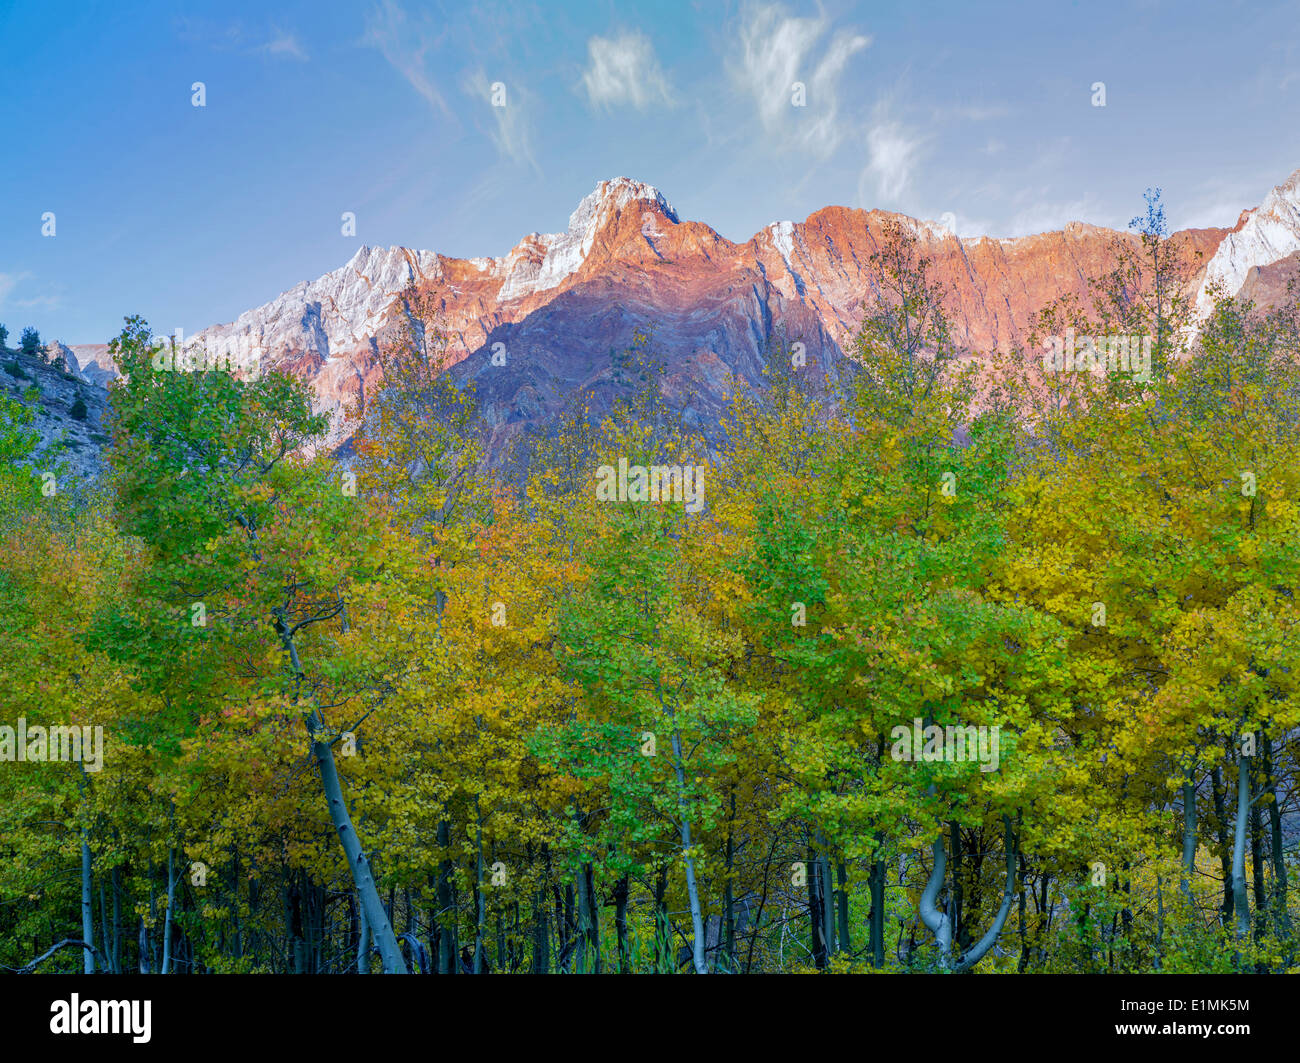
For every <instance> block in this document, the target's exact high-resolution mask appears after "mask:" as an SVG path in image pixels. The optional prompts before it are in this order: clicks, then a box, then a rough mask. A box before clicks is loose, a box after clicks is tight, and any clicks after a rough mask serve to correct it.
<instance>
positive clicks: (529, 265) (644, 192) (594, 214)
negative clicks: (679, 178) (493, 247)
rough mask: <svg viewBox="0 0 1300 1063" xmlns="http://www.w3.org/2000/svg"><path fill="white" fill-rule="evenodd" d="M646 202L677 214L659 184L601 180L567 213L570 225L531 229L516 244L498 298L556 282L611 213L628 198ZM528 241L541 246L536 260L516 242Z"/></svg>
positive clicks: (579, 259) (580, 258)
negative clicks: (553, 229) (561, 229)
mask: <svg viewBox="0 0 1300 1063" xmlns="http://www.w3.org/2000/svg"><path fill="white" fill-rule="evenodd" d="M637 202H640V203H645V204H647V205H653V206H655V207H657V208H658V210H659V213H661V214H662V215H663V216H664V217H665V218H667V219H668V220H669V221H671V222H673V223H676V222H677V221H678V220H679V219H678V217H677V212H676V211H675V210H673V207H672V204H671V203H669V202H668V200H667V198H666V197H665V196H664V194H663V193H662V192H660V191H659V189H657V188H655V187H654V186H653V185H648V184H644V183H643V182H641V181H633V180H632V179H631V178H629V177H615V178H614V179H613V180H611V181H601V182H600V183H599V184H598V185H596V190H595V191H594V192H591V193H589V194H588V195H586V196H584V197H583V199H582V202H581V203H579V204H578V206H577V208H576V209H575V210H574V212H573V213H572V214H570V215H569V227H568V229H566V230H565V231H564V232H562V233H547V234H545V235H542V234H538V233H530V234H529V236H528V238H527V239H526V241H525V244H521V245H520V247H519V248H516V249H515V251H513V252H512V253H511V254H510V255H508V256H507V257H506V259H504V260H503V263H506V264H507V265H506V271H507V272H506V280H505V283H504V284H503V285H502V287H501V291H500V292H499V293H498V295H497V298H498V299H500V300H503V301H504V300H507V299H517V298H519V297H520V296H524V295H531V294H533V293H534V292H541V291H546V290H548V289H550V288H554V287H556V286H558V285H559V284H560V283H561V282H562V281H563V280H564V279H565V278H566V277H569V276H571V275H572V274H573V273H575V272H576V271H577V270H578V268H579V267H580V266H581V265H582V263H583V262H584V261H586V258H587V256H588V255H589V254H590V253H591V248H592V244H593V243H594V242H595V239H596V235H597V234H598V233H599V232H600V230H601V229H602V228H603V227H604V226H605V225H606V224H607V223H608V222H609V220H610V219H611V217H612V216H613V215H614V214H615V213H617V212H618V211H619V210H622V209H623V208H624V207H626V206H627V205H628V204H630V203H637ZM530 241H531V244H532V246H533V247H535V248H537V249H540V250H541V251H542V258H541V261H540V263H539V262H537V261H536V259H535V257H533V256H521V255H520V254H519V252H520V248H523V247H525V245H526V244H527V243H529V242H530Z"/></svg>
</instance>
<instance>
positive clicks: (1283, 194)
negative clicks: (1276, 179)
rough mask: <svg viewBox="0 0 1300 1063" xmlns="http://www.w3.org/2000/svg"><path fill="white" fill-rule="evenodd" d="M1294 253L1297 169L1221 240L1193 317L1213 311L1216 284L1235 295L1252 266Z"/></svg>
mask: <svg viewBox="0 0 1300 1063" xmlns="http://www.w3.org/2000/svg"><path fill="white" fill-rule="evenodd" d="M1239 224H1240V223H1239ZM1296 251H1300V170H1296V172H1295V173H1293V174H1292V175H1291V176H1290V177H1288V178H1287V179H1286V180H1285V181H1283V182H1282V183H1281V184H1280V185H1278V186H1277V187H1276V188H1274V189H1273V190H1272V191H1271V192H1269V194H1268V195H1267V196H1265V197H1264V202H1263V203H1261V204H1260V205H1259V207H1258V208H1257V209H1256V210H1254V211H1252V212H1250V215H1249V217H1246V219H1245V223H1244V224H1240V228H1238V229H1237V231H1236V232H1231V233H1229V234H1228V235H1227V236H1225V237H1224V238H1223V242H1222V243H1220V244H1219V247H1218V250H1217V251H1215V253H1214V255H1213V257H1212V258H1211V259H1210V261H1209V263H1208V264H1207V265H1206V267H1205V279H1204V280H1203V281H1202V282H1201V287H1200V290H1199V291H1198V292H1197V295H1196V311H1197V314H1198V315H1199V316H1201V317H1204V316H1205V315H1207V314H1208V313H1210V311H1211V310H1213V309H1214V299H1213V297H1212V295H1211V289H1212V288H1213V287H1214V286H1215V285H1216V284H1218V285H1221V286H1222V288H1223V290H1224V291H1225V292H1226V293H1227V294H1228V295H1236V294H1237V293H1238V292H1239V291H1241V287H1242V285H1243V284H1245V283H1246V275H1247V274H1248V273H1250V271H1251V269H1252V268H1253V267H1255V266H1269V265H1272V264H1273V263H1274V262H1277V261H1278V260H1279V259H1283V258H1286V257H1287V256H1288V255H1290V254H1293V253H1294V252H1296Z"/></svg>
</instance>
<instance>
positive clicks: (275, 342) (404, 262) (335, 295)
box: [194, 245, 442, 359]
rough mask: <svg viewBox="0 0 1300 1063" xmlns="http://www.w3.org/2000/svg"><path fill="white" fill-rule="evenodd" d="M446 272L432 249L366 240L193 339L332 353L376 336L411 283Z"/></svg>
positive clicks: (217, 345)
mask: <svg viewBox="0 0 1300 1063" xmlns="http://www.w3.org/2000/svg"><path fill="white" fill-rule="evenodd" d="M441 272H442V270H441V265H440V263H439V260H438V256H437V254H435V253H434V252H433V251H415V250H412V249H411V248H407V247H370V246H368V245H367V246H362V247H361V248H359V249H358V250H357V253H356V254H355V255H353V256H352V258H351V260H350V261H349V262H348V263H347V265H345V266H342V267H340V268H339V269H336V270H333V271H332V272H330V273H326V274H325V275H324V276H323V277H319V278H317V279H316V280H314V281H303V282H302V283H301V284H298V285H296V286H295V287H293V288H290V289H289V290H288V291H287V292H285V293H284V294H283V295H281V296H280V297H279V298H278V299H275V300H273V301H271V302H269V303H266V304H264V305H262V306H259V307H256V308H254V309H252V310H247V311H245V312H244V313H242V314H240V315H239V317H237V318H236V319H235V320H234V321H233V322H231V323H229V324H226V325H212V326H210V327H209V328H206V329H204V330H203V331H202V332H200V333H199V334H198V335H197V336H195V337H194V340H195V341H196V342H198V343H201V344H203V345H204V346H206V347H208V348H209V349H216V350H220V349H222V347H223V346H224V345H226V344H228V343H236V344H245V345H247V346H248V347H250V348H253V349H260V350H270V351H306V352H311V353H314V354H316V355H318V356H319V357H321V358H323V359H327V358H329V357H330V355H331V352H333V351H337V350H349V349H353V348H356V347H358V346H360V345H362V344H364V343H366V342H367V341H368V340H369V339H370V337H371V336H374V335H375V334H376V333H377V332H378V331H379V328H380V326H381V325H382V324H383V322H384V320H385V319H386V317H387V315H388V312H389V310H390V308H391V307H392V304H393V300H394V299H395V298H396V296H397V294H398V293H399V292H400V291H401V290H402V289H403V288H405V287H406V285H407V284H408V283H410V282H411V281H417V282H418V281H423V280H427V279H437V278H438V277H440V276H441Z"/></svg>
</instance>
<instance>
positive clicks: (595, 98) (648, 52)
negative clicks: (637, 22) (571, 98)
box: [582, 30, 673, 111]
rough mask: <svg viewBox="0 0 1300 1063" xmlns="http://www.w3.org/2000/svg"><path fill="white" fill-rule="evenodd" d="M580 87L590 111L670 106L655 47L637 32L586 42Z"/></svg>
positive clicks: (668, 93) (669, 90) (668, 94)
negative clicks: (659, 104) (593, 109)
mask: <svg viewBox="0 0 1300 1063" xmlns="http://www.w3.org/2000/svg"><path fill="white" fill-rule="evenodd" d="M587 58H588V63H587V69H586V71H585V72H584V73H583V75H582V87H583V88H584V89H585V90H586V93H587V99H588V100H589V101H590V103H591V104H592V106H593V107H613V106H617V105H620V104H630V105H631V106H633V107H635V108H637V110H641V111H643V110H645V109H646V108H647V107H649V106H650V105H651V104H652V103H655V102H656V101H658V102H662V103H665V104H671V103H672V101H673V94H672V90H671V89H670V88H669V85H668V79H667V78H666V77H665V76H664V72H663V70H662V68H661V67H660V66H659V59H658V57H657V56H656V55H655V50H654V45H653V44H651V43H650V38H649V37H647V36H646V35H645V34H644V33H641V32H640V31H639V30H635V31H629V32H626V33H622V34H620V35H619V36H617V37H592V38H591V39H590V40H589V41H587Z"/></svg>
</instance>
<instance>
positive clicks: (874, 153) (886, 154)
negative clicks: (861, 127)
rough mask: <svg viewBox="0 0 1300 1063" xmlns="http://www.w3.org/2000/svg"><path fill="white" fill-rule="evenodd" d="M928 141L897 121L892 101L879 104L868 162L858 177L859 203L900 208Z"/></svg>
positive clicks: (870, 133) (874, 113) (874, 112)
mask: <svg viewBox="0 0 1300 1063" xmlns="http://www.w3.org/2000/svg"><path fill="white" fill-rule="evenodd" d="M926 139H927V138H926V136H925V135H924V134H923V133H920V132H918V131H917V130H915V129H914V128H912V127H910V126H907V125H905V124H904V123H903V122H902V121H900V120H899V119H897V118H895V117H894V111H893V105H892V98H891V97H889V96H886V97H885V98H884V99H882V100H881V101H880V102H879V103H877V104H876V106H875V108H874V109H873V110H872V114H871V121H870V122H869V123H868V125H867V130H866V135H865V140H866V149H867V161H866V165H865V166H864V167H863V168H862V172H861V174H860V175H859V177H858V200H859V202H861V204H862V205H863V206H864V207H867V208H871V207H877V206H894V207H897V206H899V205H900V203H899V201H900V200H901V199H903V198H904V197H905V196H906V195H907V194H908V193H909V192H910V191H911V189H912V184H913V178H914V176H915V174H916V169H917V165H918V164H919V162H920V159H921V152H922V149H923V148H924V146H925V142H926Z"/></svg>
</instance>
